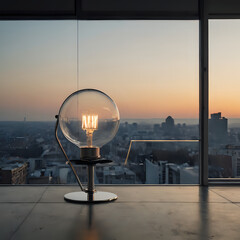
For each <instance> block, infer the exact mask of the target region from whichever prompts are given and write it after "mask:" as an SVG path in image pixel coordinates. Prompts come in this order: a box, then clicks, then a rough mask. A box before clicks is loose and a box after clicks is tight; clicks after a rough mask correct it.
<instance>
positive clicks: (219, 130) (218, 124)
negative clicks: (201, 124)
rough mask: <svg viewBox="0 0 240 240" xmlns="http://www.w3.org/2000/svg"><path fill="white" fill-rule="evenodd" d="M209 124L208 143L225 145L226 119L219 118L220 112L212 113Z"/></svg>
mask: <svg viewBox="0 0 240 240" xmlns="http://www.w3.org/2000/svg"><path fill="white" fill-rule="evenodd" d="M208 123H209V143H210V144H211V145H215V144H225V143H227V136H228V134H227V132H228V119H227V118H225V117H222V116H221V112H218V113H212V114H211V119H209V121H208Z"/></svg>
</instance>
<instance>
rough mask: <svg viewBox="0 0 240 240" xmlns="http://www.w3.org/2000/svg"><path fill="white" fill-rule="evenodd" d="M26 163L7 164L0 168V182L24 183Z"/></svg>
mask: <svg viewBox="0 0 240 240" xmlns="http://www.w3.org/2000/svg"><path fill="white" fill-rule="evenodd" d="M27 168H28V165H27V163H23V164H22V163H16V164H8V165H7V166H5V167H2V168H0V184H25V183H26V179H27Z"/></svg>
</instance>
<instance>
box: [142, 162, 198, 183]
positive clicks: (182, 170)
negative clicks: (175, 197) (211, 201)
mask: <svg viewBox="0 0 240 240" xmlns="http://www.w3.org/2000/svg"><path fill="white" fill-rule="evenodd" d="M198 172H199V169H198V168H196V167H189V165H188V164H183V165H177V164H174V163H168V161H157V162H155V161H150V160H148V159H146V184H198V183H199V181H198V178H199V177H198V176H199V173H198Z"/></svg>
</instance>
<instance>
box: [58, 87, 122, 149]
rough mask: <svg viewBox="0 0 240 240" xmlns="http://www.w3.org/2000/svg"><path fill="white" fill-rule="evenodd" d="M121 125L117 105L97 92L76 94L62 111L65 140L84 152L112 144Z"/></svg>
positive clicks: (64, 103)
mask: <svg viewBox="0 0 240 240" xmlns="http://www.w3.org/2000/svg"><path fill="white" fill-rule="evenodd" d="M119 122H120V116H119V111H118V108H117V106H116V104H115V103H114V101H113V100H112V99H111V98H110V97H109V96H108V95H106V94H105V93H103V92H101V91H99V90H96V89H83V90H79V91H76V92H74V93H72V94H71V95H70V96H69V97H67V98H66V100H65V101H64V102H63V104H62V106H61V108H60V110H59V123H60V128H61V130H62V132H63V134H64V136H65V137H66V138H67V139H68V140H69V141H70V142H72V143H73V144H75V145H77V146H78V147H80V149H86V148H93V149H94V148H100V147H102V146H103V145H104V144H106V143H108V142H109V141H111V140H112V139H113V137H114V136H115V135H116V133H117V130H118V127H119Z"/></svg>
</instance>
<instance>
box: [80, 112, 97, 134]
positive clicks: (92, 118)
mask: <svg viewBox="0 0 240 240" xmlns="http://www.w3.org/2000/svg"><path fill="white" fill-rule="evenodd" d="M82 129H83V130H85V131H91V130H92V131H94V130H97V129H98V115H82Z"/></svg>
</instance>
